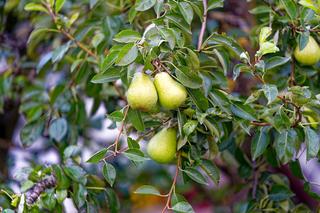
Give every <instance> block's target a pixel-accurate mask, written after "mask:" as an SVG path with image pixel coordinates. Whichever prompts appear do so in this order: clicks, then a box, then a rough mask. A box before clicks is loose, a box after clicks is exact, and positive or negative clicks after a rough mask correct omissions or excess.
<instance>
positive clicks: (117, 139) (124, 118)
mask: <svg viewBox="0 0 320 213" xmlns="http://www.w3.org/2000/svg"><path fill="white" fill-rule="evenodd" d="M129 108H130V107H129V105H127V106H125V111H124V115H123V121H122V124H121V127H120V130H119V133H118V135H117V138H116V140H115V142H114V143H113V144H114V146H115V147H114V152H115V154H116V153H117V152H118V144H119V140H120V136H121V134H122V132H123V129H124V125H125V123H126V122H125V121H126V118H127V114H128V111H129Z"/></svg>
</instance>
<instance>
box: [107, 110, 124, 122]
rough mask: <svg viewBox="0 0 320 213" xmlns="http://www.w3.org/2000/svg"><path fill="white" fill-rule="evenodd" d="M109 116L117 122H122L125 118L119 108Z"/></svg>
mask: <svg viewBox="0 0 320 213" xmlns="http://www.w3.org/2000/svg"><path fill="white" fill-rule="evenodd" d="M108 118H109V119H110V120H113V121H116V122H121V121H122V120H123V118H124V115H123V113H122V112H121V111H120V110H117V111H114V112H112V113H111V114H110V115H108Z"/></svg>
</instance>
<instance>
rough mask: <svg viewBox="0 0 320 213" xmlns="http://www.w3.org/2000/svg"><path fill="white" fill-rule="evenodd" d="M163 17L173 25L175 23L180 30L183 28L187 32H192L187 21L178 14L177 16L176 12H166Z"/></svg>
mask: <svg viewBox="0 0 320 213" xmlns="http://www.w3.org/2000/svg"><path fill="white" fill-rule="evenodd" d="M165 17H166V18H167V19H169V20H170V21H171V22H172V23H173V24H174V25H176V26H177V27H179V28H180V29H181V30H183V31H184V32H186V33H188V34H192V32H191V30H190V27H189V25H188V23H187V22H186V21H185V20H184V19H183V18H181V17H180V16H178V15H176V14H168V15H166V16H165Z"/></svg>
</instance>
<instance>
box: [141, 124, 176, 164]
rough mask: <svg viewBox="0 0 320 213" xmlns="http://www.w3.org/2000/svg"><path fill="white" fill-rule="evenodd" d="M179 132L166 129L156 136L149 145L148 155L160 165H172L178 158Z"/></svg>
mask: <svg viewBox="0 0 320 213" xmlns="http://www.w3.org/2000/svg"><path fill="white" fill-rule="evenodd" d="M176 150H177V131H176V129H174V128H164V129H162V130H161V131H160V132H158V133H157V134H155V135H154V136H153V137H152V138H151V140H150V141H149V143H148V146H147V152H148V155H149V156H150V157H151V159H153V160H154V161H156V162H158V163H170V162H171V161H172V160H173V159H174V158H175V156H176Z"/></svg>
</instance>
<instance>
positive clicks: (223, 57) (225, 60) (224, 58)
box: [213, 49, 230, 75]
mask: <svg viewBox="0 0 320 213" xmlns="http://www.w3.org/2000/svg"><path fill="white" fill-rule="evenodd" d="M213 53H214V54H215V55H216V56H217V58H218V60H219V62H220V64H221V66H222V69H223V73H224V75H227V72H228V67H229V61H230V59H229V57H228V55H227V54H226V53H225V52H224V51H218V50H217V49H214V50H213Z"/></svg>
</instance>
